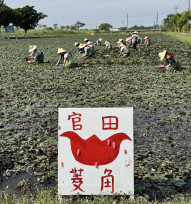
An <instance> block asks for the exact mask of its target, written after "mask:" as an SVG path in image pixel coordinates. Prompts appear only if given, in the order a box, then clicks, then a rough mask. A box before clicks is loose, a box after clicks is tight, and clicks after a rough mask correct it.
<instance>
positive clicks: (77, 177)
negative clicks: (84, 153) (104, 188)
mask: <svg viewBox="0 0 191 204" xmlns="http://www.w3.org/2000/svg"><path fill="white" fill-rule="evenodd" d="M82 171H84V169H81V168H80V169H79V170H78V172H79V174H77V173H76V168H74V169H72V170H71V171H70V173H72V174H73V178H71V180H72V183H73V186H74V187H75V189H73V190H72V191H76V190H80V191H82V192H84V191H83V190H82V189H81V187H80V186H81V185H82V184H83V181H82Z"/></svg>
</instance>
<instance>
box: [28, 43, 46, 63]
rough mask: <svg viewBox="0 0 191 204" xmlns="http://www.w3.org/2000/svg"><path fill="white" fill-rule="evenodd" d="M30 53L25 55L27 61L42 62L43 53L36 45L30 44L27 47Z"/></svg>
mask: <svg viewBox="0 0 191 204" xmlns="http://www.w3.org/2000/svg"><path fill="white" fill-rule="evenodd" d="M29 52H30V54H29V55H28V56H27V57H26V60H27V62H28V63H29V62H37V63H43V62H44V55H43V52H41V51H40V50H39V49H38V48H37V46H36V45H30V47H29Z"/></svg>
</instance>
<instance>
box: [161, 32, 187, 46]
mask: <svg viewBox="0 0 191 204" xmlns="http://www.w3.org/2000/svg"><path fill="white" fill-rule="evenodd" d="M163 34H165V35H168V36H171V37H173V38H175V39H177V40H179V41H181V42H183V43H186V44H188V45H191V34H188V33H177V32H166V33H163Z"/></svg>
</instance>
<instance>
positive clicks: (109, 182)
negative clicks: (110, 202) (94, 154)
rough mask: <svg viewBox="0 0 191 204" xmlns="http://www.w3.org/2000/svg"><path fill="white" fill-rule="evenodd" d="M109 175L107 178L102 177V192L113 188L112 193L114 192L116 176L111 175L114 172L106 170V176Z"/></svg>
mask: <svg viewBox="0 0 191 204" xmlns="http://www.w3.org/2000/svg"><path fill="white" fill-rule="evenodd" d="M106 173H108V174H107V175H106V176H102V177H101V191H102V190H103V188H111V189H112V190H111V193H113V192H114V176H113V175H111V173H112V170H109V169H105V172H104V174H106Z"/></svg>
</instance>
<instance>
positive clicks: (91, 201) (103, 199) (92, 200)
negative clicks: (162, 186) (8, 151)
mask: <svg viewBox="0 0 191 204" xmlns="http://www.w3.org/2000/svg"><path fill="white" fill-rule="evenodd" d="M0 203H5V204H33V203H34V204H73V203H75V204H83V203H85V204H149V203H153V204H159V203H163V204H180V203H181V204H189V203H191V198H190V197H180V198H175V199H172V200H169V199H165V200H163V201H157V200H156V201H153V202H149V201H148V200H147V198H144V197H142V196H139V197H136V198H135V199H134V200H133V199H129V198H127V196H119V195H113V196H80V195H76V196H64V197H63V198H62V200H59V199H58V195H57V189H56V188H54V189H51V190H41V191H37V193H36V194H32V193H29V192H28V193H27V194H23V195H22V196H15V195H12V196H10V195H8V194H7V193H6V192H2V193H1V194H0Z"/></svg>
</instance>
